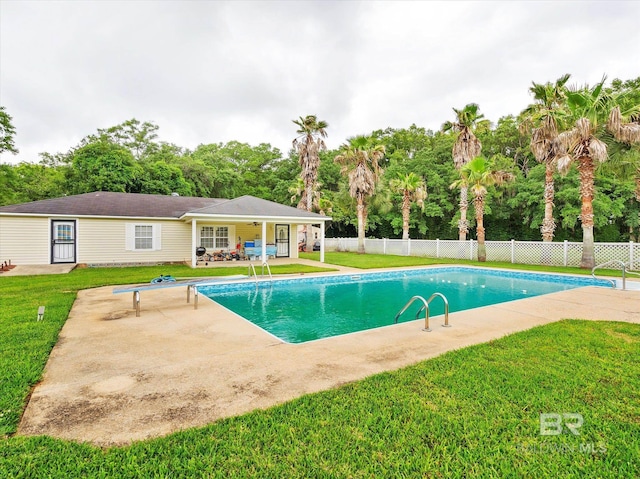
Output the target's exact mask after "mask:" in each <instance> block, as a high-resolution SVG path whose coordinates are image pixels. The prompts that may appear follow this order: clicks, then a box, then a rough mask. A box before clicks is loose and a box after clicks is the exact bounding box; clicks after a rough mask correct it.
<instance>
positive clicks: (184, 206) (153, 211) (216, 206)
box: [0, 191, 329, 220]
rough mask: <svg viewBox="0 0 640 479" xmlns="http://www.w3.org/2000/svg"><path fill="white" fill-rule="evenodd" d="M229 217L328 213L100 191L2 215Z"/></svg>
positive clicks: (250, 200)
mask: <svg viewBox="0 0 640 479" xmlns="http://www.w3.org/2000/svg"><path fill="white" fill-rule="evenodd" d="M189 212H191V213H196V214H202V215H226V216H234V215H237V216H253V217H260V216H278V217H283V216H287V217H293V218H299V217H304V218H310V217H311V218H315V217H318V219H322V220H327V219H329V218H327V217H326V216H321V215H318V214H316V213H309V212H307V211H303V210H299V209H297V208H293V207H291V206H285V205H281V204H279V203H274V202H273V201H267V200H263V199H260V198H255V197H253V196H242V197H240V198H236V199H234V200H226V199H219V198H199V197H189V196H171V195H144V194H137V193H114V192H106V191H97V192H93V193H84V194H81V195H74V196H64V197H61V198H53V199H50V200H41V201H33V202H30V203H22V204H19V205H8V206H0V214H2V213H15V214H35V215H48V216H55V215H77V216H114V217H142V218H181V217H182V216H184V215H185V214H186V213H189Z"/></svg>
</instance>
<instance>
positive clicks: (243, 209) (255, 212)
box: [185, 195, 330, 221]
mask: <svg viewBox="0 0 640 479" xmlns="http://www.w3.org/2000/svg"><path fill="white" fill-rule="evenodd" d="M185 215H186V216H200V215H204V216H209V215H214V216H250V217H259V216H269V217H288V218H316V219H318V220H320V221H326V220H328V219H330V218H327V217H326V216H323V215H319V214H317V213H309V212H308V211H305V210H301V209H298V208H293V207H291V206H286V205H281V204H280V203H274V202H273V201H268V200H263V199H261V198H256V197H255V196H249V195H247V196H241V197H239V198H235V199H233V200H226V201H222V202H220V203H216V204H213V205H209V206H205V207H203V208H200V209H197V210H192V211H189V212H187V213H186V214H185Z"/></svg>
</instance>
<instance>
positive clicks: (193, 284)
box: [113, 275, 247, 318]
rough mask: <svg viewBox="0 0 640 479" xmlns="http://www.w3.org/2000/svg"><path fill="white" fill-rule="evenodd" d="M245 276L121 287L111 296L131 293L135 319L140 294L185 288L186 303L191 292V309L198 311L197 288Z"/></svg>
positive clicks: (137, 312)
mask: <svg viewBox="0 0 640 479" xmlns="http://www.w3.org/2000/svg"><path fill="white" fill-rule="evenodd" d="M246 278H247V276H244V275H242V276H223V277H217V278H214V279H212V278H205V279H199V280H189V281H167V282H163V283H145V284H139V285H134V286H122V287H119V288H113V294H119V293H132V294H133V308H134V309H135V310H136V317H137V318H138V317H140V293H142V292H143V291H150V290H153V289H168V288H178V287H181V286H186V287H187V303H190V302H191V292H192V291H193V309H198V296H199V294H198V286H203V285H208V284H214V283H218V282H222V281H227V280H230V279H246Z"/></svg>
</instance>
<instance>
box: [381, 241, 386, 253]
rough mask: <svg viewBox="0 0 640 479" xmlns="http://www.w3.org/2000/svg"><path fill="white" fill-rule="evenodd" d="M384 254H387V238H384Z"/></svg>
mask: <svg viewBox="0 0 640 479" xmlns="http://www.w3.org/2000/svg"><path fill="white" fill-rule="evenodd" d="M382 254H387V238H382Z"/></svg>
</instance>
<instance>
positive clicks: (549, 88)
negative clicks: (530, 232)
mask: <svg viewBox="0 0 640 479" xmlns="http://www.w3.org/2000/svg"><path fill="white" fill-rule="evenodd" d="M570 76H571V75H569V74H565V75H563V76H561V77H560V78H558V79H557V80H556V82H555V83H553V84H552V83H550V82H547V83H545V84H544V85H543V84H540V83H533V85H532V86H531V88H529V91H530V92H531V93H532V94H533V98H534V100H535V102H534V103H533V104H532V105H530V106H529V107H527V108H526V109H525V110H524V112H523V116H524V122H523V126H524V127H525V129H526V128H527V126H528V125H531V126H532V130H531V143H530V147H531V152H532V153H533V155H534V156H535V157H536V160H538V162H540V163H542V164H544V165H545V168H546V169H545V182H544V220H543V221H542V226H541V227H540V232H541V233H542V241H546V242H550V241H553V235H554V232H555V229H556V222H555V220H554V218H553V198H554V195H555V187H554V183H553V174H554V171H555V169H556V159H557V157H558V153H559V151H558V122H562V119H563V117H565V116H566V113H565V111H564V105H565V101H566V89H565V85H566V83H567V81H568V80H569V77H570Z"/></svg>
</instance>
